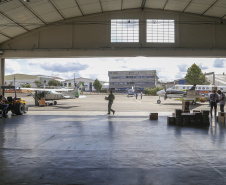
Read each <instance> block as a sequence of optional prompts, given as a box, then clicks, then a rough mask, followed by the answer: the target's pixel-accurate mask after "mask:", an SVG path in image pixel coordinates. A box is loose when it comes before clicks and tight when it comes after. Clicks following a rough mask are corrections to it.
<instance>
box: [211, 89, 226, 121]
mask: <svg viewBox="0 0 226 185" xmlns="http://www.w3.org/2000/svg"><path fill="white" fill-rule="evenodd" d="M217 103H219V105H220V111H221V112H224V105H225V95H224V93H223V92H221V91H220V90H218V91H217V92H216V90H213V91H212V94H210V116H211V118H212V117H213V115H212V112H213V108H214V116H215V117H216V115H217Z"/></svg>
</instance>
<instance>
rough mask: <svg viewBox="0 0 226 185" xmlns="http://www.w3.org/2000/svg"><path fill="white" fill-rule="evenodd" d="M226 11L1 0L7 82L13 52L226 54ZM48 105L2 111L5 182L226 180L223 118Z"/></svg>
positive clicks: (202, 3)
mask: <svg viewBox="0 0 226 185" xmlns="http://www.w3.org/2000/svg"><path fill="white" fill-rule="evenodd" d="M225 19H226V1H225V0H1V1H0V24H1V27H0V58H1V65H0V67H1V75H0V78H1V79H0V85H2V84H4V73H5V59H9V58H16V59H24V58H54V57H55V58H69V57H70V58H75V57H136V56H146V57H160V56H161V57H216V58H217V57H225V56H226V52H225V51H226V36H225V33H226V20H225ZM125 27H126V28H125ZM131 27H132V29H130V28H131ZM124 28H125V29H124ZM131 30H132V31H131ZM121 37H123V38H124V39H121ZM165 37H166V38H168V39H166V40H165ZM116 38H117V39H116ZM125 38H127V39H125ZM131 38H132V39H131ZM153 38H154V39H153ZM40 114H42V115H38V113H37V112H35V111H34V112H33V114H32V115H31V116H30V117H28V118H27V119H25V118H26V117H25V118H24V117H20V118H16V117H14V118H12V119H11V120H10V119H8V120H4V121H2V122H4V124H2V123H1V126H0V127H1V130H2V133H3V134H0V136H1V138H0V139H1V143H0V144H1V145H2V146H0V154H1V155H0V161H1V162H0V164H1V169H0V174H1V175H0V183H3V184H15V182H16V183H18V184H92V185H94V184H98V185H100V184H111V185H113V184H117V185H119V184H180V185H182V184H225V183H226V175H225V171H226V168H225V151H226V150H225V145H224V141H225V138H224V135H225V133H226V131H225V128H224V127H221V126H219V125H217V123H215V122H213V124H214V125H213V126H211V127H210V129H209V130H206V129H194V130H193V129H190V128H186V129H184V130H181V129H178V128H168V127H167V126H166V125H164V124H163V125H161V123H163V122H164V119H163V117H162V118H160V119H159V121H158V122H152V123H150V124H149V122H147V120H146V118H144V115H143V114H139V115H138V114H132V115H131V114H128V115H126V116H130V117H129V118H128V117H125V115H121V117H120V116H119V118H118V119H117V118H116V119H106V118H105V117H104V116H105V115H103V114H99V115H97V113H96V112H93V113H92V114H84V112H83V113H81V112H79V113H76V114H78V115H77V118H76V121H74V120H73V119H74V117H73V116H74V113H68V114H67V115H61V114H62V113H61V114H58V115H57V112H56V114H55V115H53V116H52V117H51V115H50V114H48V112H46V113H44V111H43V112H40ZM45 114H46V115H45ZM40 119H42V120H45V121H43V122H41V123H40V121H39V120H40ZM56 119H57V123H59V124H55V123H56ZM62 120H64V121H62ZM96 120H100V121H99V122H98V124H96V123H97V121H96ZM60 121H62V122H60ZM75 122H76V124H74V123H75ZM131 122H132V123H133V125H131V124H130V123H131ZM47 123H48V124H47ZM103 123H104V124H103ZM121 123H124V124H123V125H122V124H121ZM77 124H78V125H79V127H76V126H77ZM15 125H16V127H14V128H13V129H14V132H13V131H12V130H11V129H12V127H13V126H15ZM53 125H54V126H55V127H54V129H52V128H53V127H51V126H53ZM56 125H57V126H56ZM144 125H145V126H144ZM141 126H144V127H141ZM90 129H92V130H90ZM145 129H146V130H151V131H150V132H151V133H149V132H148V131H145ZM128 130H130V131H128ZM60 131H63V132H60ZM73 131H74V132H75V133H76V134H77V135H76V136H74V135H73V134H74V132H73ZM82 131H83V132H82ZM127 131H128V132H127ZM37 132H39V133H42V135H41V134H40V135H41V136H40V135H37ZM100 133H101V134H100ZM17 134H18V135H17ZM150 134H152V135H150ZM134 135H135V136H136V137H135V138H134ZM54 137H55V138H56V140H54ZM68 137H70V138H68ZM28 138H29V141H30V142H26V141H27V140H28ZM10 139H11V140H10ZM150 141H151V142H150ZM71 143H74V144H72V145H71ZM6 159H7V160H6ZM148 164H149V165H152V167H150V166H149V165H148ZM188 182H189V183H188Z"/></svg>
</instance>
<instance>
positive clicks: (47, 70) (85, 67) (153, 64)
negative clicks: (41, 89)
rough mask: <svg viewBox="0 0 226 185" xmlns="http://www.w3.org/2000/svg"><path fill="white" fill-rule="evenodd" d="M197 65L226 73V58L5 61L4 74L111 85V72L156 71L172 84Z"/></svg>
mask: <svg viewBox="0 0 226 185" xmlns="http://www.w3.org/2000/svg"><path fill="white" fill-rule="evenodd" d="M194 63H195V64H196V65H198V66H199V67H200V68H201V69H202V72H203V73H205V72H206V73H208V72H215V74H222V73H223V72H224V73H226V58H160V57H158V58H155V57H131V58H126V57H125V58H44V59H6V65H5V66H6V69H5V75H11V74H17V73H19V74H29V75H37V74H39V75H40V74H41V75H48V76H57V77H60V78H63V79H73V78H74V75H75V77H83V78H90V79H94V80H95V79H98V80H101V81H107V82H108V81H109V78H108V71H131V70H132V71H135V70H156V72H157V76H158V77H159V80H160V81H162V82H169V81H173V80H176V79H180V78H184V77H185V75H186V73H187V69H188V68H189V67H191V65H192V64H194Z"/></svg>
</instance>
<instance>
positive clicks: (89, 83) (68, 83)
mask: <svg viewBox="0 0 226 185" xmlns="http://www.w3.org/2000/svg"><path fill="white" fill-rule="evenodd" d="M94 81H95V80H93V79H89V78H75V79H69V80H65V81H64V82H63V86H64V87H74V83H75V84H78V83H79V82H84V86H83V91H85V92H95V91H96V89H95V88H94V87H93V83H94ZM100 83H101V84H102V87H103V88H105V84H106V82H104V81H100Z"/></svg>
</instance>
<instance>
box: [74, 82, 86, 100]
mask: <svg viewBox="0 0 226 185" xmlns="http://www.w3.org/2000/svg"><path fill="white" fill-rule="evenodd" d="M83 86H84V82H79V83H78V84H77V85H76V87H75V89H74V90H75V91H74V92H75V97H76V98H78V97H79V95H80V93H81V91H82V87H83Z"/></svg>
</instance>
